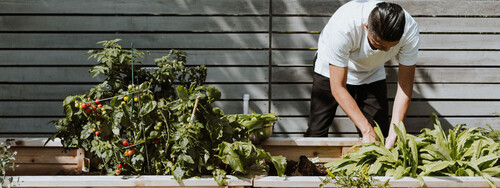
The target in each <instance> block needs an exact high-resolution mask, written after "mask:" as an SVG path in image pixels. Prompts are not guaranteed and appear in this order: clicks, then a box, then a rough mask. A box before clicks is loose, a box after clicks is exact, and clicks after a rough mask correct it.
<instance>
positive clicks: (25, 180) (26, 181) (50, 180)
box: [12, 175, 253, 188]
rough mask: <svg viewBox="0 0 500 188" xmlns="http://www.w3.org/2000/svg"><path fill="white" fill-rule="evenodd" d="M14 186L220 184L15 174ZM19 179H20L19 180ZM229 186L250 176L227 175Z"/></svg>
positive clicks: (240, 186) (239, 186)
mask: <svg viewBox="0 0 500 188" xmlns="http://www.w3.org/2000/svg"><path fill="white" fill-rule="evenodd" d="M13 179H14V180H15V181H14V182H13V185H12V187H31V188H34V187H67V188H71V187H75V188H76V187H170V188H181V187H190V188H202V187H218V188H224V186H219V185H218V184H217V182H216V181H215V180H214V178H213V177H212V176H209V177H207V176H203V177H194V178H189V179H185V180H182V181H181V182H177V180H175V178H174V177H173V176H156V175H141V176H91V175H87V176H82V175H77V176H68V175H66V176H65V175H60V176H47V175H45V176H14V177H13ZM17 179H19V181H17ZM225 180H226V182H227V187H230V188H231V187H234V188H244V187H251V186H252V180H253V179H250V178H244V177H235V176H231V175H228V176H226V177H225Z"/></svg>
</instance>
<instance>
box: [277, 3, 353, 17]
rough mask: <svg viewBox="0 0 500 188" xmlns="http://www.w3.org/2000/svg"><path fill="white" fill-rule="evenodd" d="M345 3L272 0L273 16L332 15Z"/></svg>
mask: <svg viewBox="0 0 500 188" xmlns="http://www.w3.org/2000/svg"><path fill="white" fill-rule="evenodd" d="M344 3H346V1H331V0H316V1H314V2H311V1H307V0H273V1H272V7H273V9H272V13H273V14H278V15H281V14H292V15H294V14H305V15H332V14H333V13H334V12H335V11H336V10H337V9H338V8H339V7H340V6H342V5H343V4H344Z"/></svg>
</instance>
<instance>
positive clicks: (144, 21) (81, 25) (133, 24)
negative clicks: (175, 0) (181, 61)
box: [0, 16, 269, 32]
mask: <svg viewBox="0 0 500 188" xmlns="http://www.w3.org/2000/svg"><path fill="white" fill-rule="evenodd" d="M2 21H3V22H2V24H0V25H2V27H1V28H0V31H12V32H18V31H32V32H34V31H44V32H47V31H52V32H59V31H68V32H74V31H78V32H84V31H94V32H106V31H116V32H119V31H127V32H170V31H182V32H208V31H209V32H241V31H246V32H248V31H251V32H256V31H260V32H265V31H268V30H269V29H268V27H269V18H268V17H253V16H252V17H250V16H241V17H239V16H238V17H236V16H224V17H222V16H188V17H182V16H2Z"/></svg>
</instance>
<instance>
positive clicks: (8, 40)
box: [0, 33, 269, 49]
mask: <svg viewBox="0 0 500 188" xmlns="http://www.w3.org/2000/svg"><path fill="white" fill-rule="evenodd" d="M115 38H120V39H123V40H122V42H121V44H131V43H133V44H134V47H136V48H148V49H155V48H160V49H171V48H177V49H179V48H202V49H210V48H224V49H231V48H236V49H238V48H245V49H248V48H256V49H260V48H268V47H269V36H268V34H264V33H252V34H248V33H168V34H164V33H156V34H150V33H134V34H66V33H58V34H54V33H35V34H33V33H4V34H2V35H0V40H1V41H2V43H0V48H37V49H43V48H58V49H75V48H77V49H82V48H83V49H91V48H100V47H101V46H100V45H97V44H96V43H97V42H98V41H102V40H112V39H115ZM222 41H224V42H222ZM124 47H129V45H124Z"/></svg>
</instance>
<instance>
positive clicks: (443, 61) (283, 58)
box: [272, 50, 500, 67]
mask: <svg viewBox="0 0 500 188" xmlns="http://www.w3.org/2000/svg"><path fill="white" fill-rule="evenodd" d="M315 53H316V50H273V52H272V62H273V65H277V66H313V59H314V54H315ZM497 57H500V51H465V50H464V51H441V50H440V51H419V52H418V59H417V65H418V66H470V67H481V66H500V61H498V58H497ZM386 65H391V66H396V65H397V62H396V61H390V62H389V63H387V64H386Z"/></svg>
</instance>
